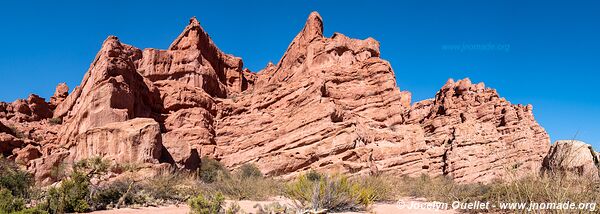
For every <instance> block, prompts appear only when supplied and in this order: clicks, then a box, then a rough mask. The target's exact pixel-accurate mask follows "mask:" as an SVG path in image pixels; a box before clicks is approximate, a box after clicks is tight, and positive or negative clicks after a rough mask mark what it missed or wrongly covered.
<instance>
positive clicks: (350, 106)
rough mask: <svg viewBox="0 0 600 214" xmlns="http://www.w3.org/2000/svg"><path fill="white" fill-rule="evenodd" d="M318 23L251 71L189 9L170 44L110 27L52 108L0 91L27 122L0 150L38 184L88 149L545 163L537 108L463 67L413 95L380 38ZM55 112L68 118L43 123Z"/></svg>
mask: <svg viewBox="0 0 600 214" xmlns="http://www.w3.org/2000/svg"><path fill="white" fill-rule="evenodd" d="M323 27H324V25H323V20H322V19H321V17H320V16H319V14H318V13H316V12H313V13H311V14H310V16H309V17H308V19H307V22H306V24H305V26H304V28H303V29H302V30H301V31H300V33H298V35H297V36H296V37H295V38H294V39H293V40H292V42H291V44H290V45H289V47H288V49H287V50H286V52H285V53H284V54H283V57H282V58H281V60H280V61H279V62H278V63H277V64H269V65H267V67H266V68H264V69H263V70H261V71H259V72H257V73H252V72H250V71H249V70H247V69H243V68H242V67H243V63H242V60H241V59H240V58H238V57H234V56H232V55H228V54H225V53H223V52H222V51H220V50H219V49H218V48H217V47H216V45H215V44H214V43H213V42H212V40H211V39H210V37H209V36H208V34H207V33H206V32H205V31H204V30H203V29H202V27H201V26H200V24H199V22H198V21H197V20H196V19H195V18H192V19H191V20H190V23H189V25H188V26H187V27H186V28H185V29H184V31H183V32H182V33H181V34H180V35H179V36H178V37H177V39H175V41H174V42H173V43H172V44H171V46H170V47H169V49H168V50H157V49H146V50H143V51H142V50H139V49H137V48H135V47H132V46H129V45H126V44H123V43H121V42H120V41H119V40H118V39H117V38H116V37H113V36H111V37H109V38H108V39H107V40H106V41H105V42H104V44H103V45H102V48H101V50H100V51H99V53H98V55H97V56H96V59H95V60H94V62H93V63H92V65H91V66H90V69H89V70H88V72H87V73H86V75H85V76H84V79H83V81H82V83H81V85H80V86H77V87H75V89H74V90H73V92H71V93H70V94H69V93H68V87H67V86H66V85H59V86H58V87H57V90H56V93H55V95H54V96H53V97H52V98H51V100H50V105H46V106H48V107H46V106H44V105H43V104H42V103H40V102H39V99H38V100H36V99H30V100H31V101H24V100H21V101H19V102H15V103H12V104H5V103H0V114H1V115H0V116H2V117H0V118H3V119H2V120H0V122H2V123H4V124H11V125H15V126H16V128H17V129H20V130H23V131H26V133H27V135H26V136H24V139H23V140H22V142H19V144H17V145H16V146H12V147H10V148H9V147H7V148H6V149H4V150H2V151H3V152H7V153H11V152H10V151H12V149H14V148H18V149H20V150H19V152H18V153H13V158H17V159H19V160H20V162H24V163H23V165H25V166H27V167H28V168H29V169H30V170H31V171H32V172H34V173H35V174H36V179H37V180H38V181H45V182H51V181H52V180H51V179H48V176H49V174H50V173H49V169H50V168H51V167H54V166H56V165H58V164H60V162H61V161H67V162H69V163H72V162H73V161H77V160H81V159H84V158H89V157H94V156H103V157H104V158H106V159H110V160H113V161H116V162H128V163H129V162H133V163H142V164H144V166H146V167H149V168H153V167H155V166H162V165H164V164H160V163H168V164H172V165H175V166H178V167H180V168H187V169H195V168H197V167H198V165H199V163H200V157H202V156H210V157H213V158H216V159H218V160H220V161H222V162H223V163H224V164H225V165H226V166H227V167H231V168H236V167H238V166H240V165H242V164H245V163H255V164H257V165H258V167H259V168H260V169H261V171H262V172H263V173H265V174H267V175H271V176H280V177H289V176H294V175H296V174H297V173H300V172H303V171H306V170H310V169H314V170H321V171H329V172H341V173H351V174H378V173H389V174H398V175H400V174H401V175H412V176H416V175H420V174H429V175H433V176H438V175H447V176H450V177H453V178H454V179H456V180H457V181H460V182H486V181H489V180H491V179H493V178H505V177H507V176H508V175H512V174H515V173H514V172H516V174H517V175H521V174H526V173H533V172H538V171H539V170H540V167H541V163H542V158H543V156H544V155H545V154H546V152H547V151H548V147H549V138H548V135H547V134H546V133H545V131H544V130H543V129H542V128H541V127H540V126H539V125H538V124H537V123H536V122H535V120H534V118H533V114H532V107H531V106H521V105H512V104H510V103H509V102H508V101H506V100H505V99H503V98H500V97H499V95H498V94H497V93H496V91H495V90H493V89H489V88H485V86H484V85H483V84H482V83H480V84H472V83H471V82H470V81H469V80H468V79H466V80H460V81H457V82H454V81H452V80H451V81H449V82H448V83H447V84H446V85H445V86H444V87H442V89H441V90H440V91H439V92H438V93H437V94H436V96H435V99H432V100H425V101H420V102H417V103H414V104H413V105H411V97H410V93H409V92H404V91H400V90H399V88H398V86H397V84H396V81H395V78H396V77H395V76H394V72H393V70H392V68H391V66H390V64H389V62H387V61H385V60H383V59H381V58H380V52H379V43H378V42H377V41H375V40H374V39H372V38H367V39H364V40H359V39H352V38H348V37H346V36H344V35H343V34H339V33H335V34H334V35H333V36H331V37H325V36H324V35H323ZM32 101H34V102H32ZM42 101H43V99H42ZM31 103H35V104H36V105H37V107H36V106H35V105H34V106H32V104H31ZM44 103H45V102H44ZM45 109H49V112H50V113H49V114H48V112H45ZM19 115H24V116H19ZM33 115H37V116H33ZM51 117H54V118H61V119H62V121H63V122H62V124H53V125H47V124H48V122H49V119H48V118H51ZM23 120H27V121H30V122H29V123H23V122H22V121H23ZM53 120H54V121H55V120H56V119H53ZM2 134H3V135H6V136H5V137H4V138H1V139H6V140H5V141H9V140H10V142H13V141H14V139H16V138H15V137H14V136H13V134H7V133H2ZM36 136H37V137H40V136H41V137H43V139H44V140H42V141H39V142H37V141H36V140H35V138H36ZM0 143H3V142H0ZM3 145H8V144H6V143H4V144H3ZM10 145H14V144H10ZM28 145H32V146H28ZM0 148H3V147H0ZM5 150H10V151H5Z"/></svg>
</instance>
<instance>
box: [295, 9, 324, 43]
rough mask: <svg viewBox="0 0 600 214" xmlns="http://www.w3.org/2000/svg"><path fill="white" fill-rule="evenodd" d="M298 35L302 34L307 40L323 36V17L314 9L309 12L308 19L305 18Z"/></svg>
mask: <svg viewBox="0 0 600 214" xmlns="http://www.w3.org/2000/svg"><path fill="white" fill-rule="evenodd" d="M298 36H303V37H304V38H306V39H308V40H309V41H310V40H312V39H314V38H320V37H323V18H321V15H319V13H317V12H316V11H313V12H312V13H310V15H308V19H306V24H304V29H302V32H300V34H298Z"/></svg>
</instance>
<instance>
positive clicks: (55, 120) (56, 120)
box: [48, 117, 62, 125]
mask: <svg viewBox="0 0 600 214" xmlns="http://www.w3.org/2000/svg"><path fill="white" fill-rule="evenodd" d="M48 122H49V123H50V124H52V125H60V124H62V118H60V117H55V118H50V119H48Z"/></svg>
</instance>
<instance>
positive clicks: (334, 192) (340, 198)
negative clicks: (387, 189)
mask: <svg viewBox="0 0 600 214" xmlns="http://www.w3.org/2000/svg"><path fill="white" fill-rule="evenodd" d="M286 195H287V196H288V197H289V198H291V199H293V200H295V201H297V202H298V203H299V204H298V208H299V209H311V210H314V211H318V210H328V211H349V210H350V211H356V210H366V209H367V208H368V207H369V206H370V205H371V204H372V203H373V202H374V200H375V199H376V198H377V197H378V196H377V193H376V192H375V189H374V188H372V187H371V186H368V185H365V184H364V183H361V182H357V181H352V180H350V179H348V177H346V176H343V175H333V176H331V175H320V174H318V175H317V174H315V173H314V172H311V173H308V174H304V175H300V176H299V177H298V178H297V179H296V180H295V181H293V182H290V183H289V184H288V185H287V188H286Z"/></svg>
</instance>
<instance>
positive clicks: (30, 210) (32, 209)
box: [12, 207, 48, 214]
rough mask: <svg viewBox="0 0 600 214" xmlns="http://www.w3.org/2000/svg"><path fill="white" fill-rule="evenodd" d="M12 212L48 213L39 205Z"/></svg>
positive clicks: (16, 213) (23, 213)
mask: <svg viewBox="0 0 600 214" xmlns="http://www.w3.org/2000/svg"><path fill="white" fill-rule="evenodd" d="M12 214H48V212H46V211H44V210H42V209H40V208H38V207H32V208H27V209H23V210H20V211H17V212H13V213H12Z"/></svg>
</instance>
